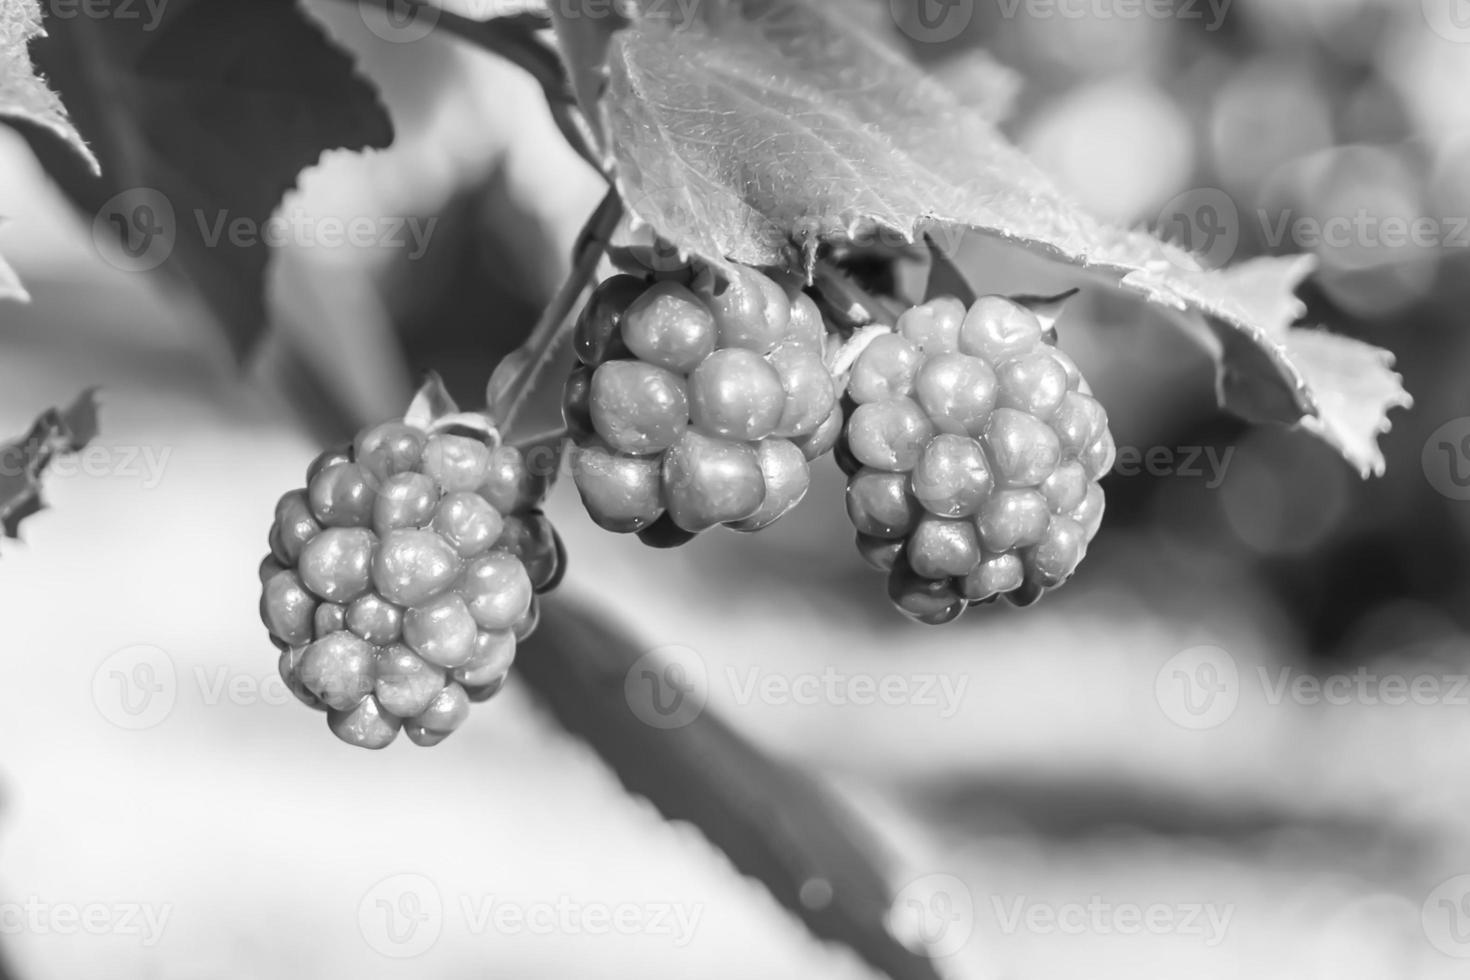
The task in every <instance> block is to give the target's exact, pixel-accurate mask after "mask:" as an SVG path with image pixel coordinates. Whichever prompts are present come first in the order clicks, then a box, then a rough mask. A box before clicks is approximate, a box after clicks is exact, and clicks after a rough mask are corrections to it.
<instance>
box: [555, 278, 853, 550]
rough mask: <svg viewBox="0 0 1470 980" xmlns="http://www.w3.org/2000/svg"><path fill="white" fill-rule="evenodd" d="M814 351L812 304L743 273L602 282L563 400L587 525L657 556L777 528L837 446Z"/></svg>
mask: <svg viewBox="0 0 1470 980" xmlns="http://www.w3.org/2000/svg"><path fill="white" fill-rule="evenodd" d="M824 338H825V329H824V326H823V323H822V318H821V314H820V313H819V312H818V311H817V307H816V304H815V303H813V302H812V300H811V298H810V297H808V296H807V295H806V294H805V293H803V292H802V291H801V290H800V289H798V288H795V287H783V286H781V285H778V284H777V283H776V282H775V281H773V280H772V279H770V278H768V277H766V276H765V275H763V274H762V273H760V272H758V271H756V270H755V269H751V268H747V267H744V266H737V267H735V268H734V270H733V271H732V272H731V273H730V274H729V276H728V278H727V280H726V281H724V282H719V281H717V279H716V275H715V273H714V271H713V270H712V269H709V268H701V269H699V270H698V271H696V272H693V273H691V274H690V275H687V276H683V277H682V278H662V279H658V280H657V281H652V282H650V281H646V280H644V279H640V278H638V277H635V276H631V275H618V276H614V277H612V278H611V279H608V280H605V281H604V282H602V283H601V284H600V285H599V286H598V287H597V289H596V290H594V292H593V295H592V298H591V299H590V300H589V301H588V303H587V305H586V307H585V308H584V309H583V311H582V314H581V316H580V318H579V319H578V322H577V329H576V342H575V347H576V351H577V356H578V358H579V359H580V361H581V364H580V365H579V366H578V367H577V368H576V369H575V370H574V371H573V372H572V375H571V377H570V378H569V380H568V381H567V384H566V388H565V390H564V395H563V410H564V414H565V416H566V422H567V428H568V431H569V432H570V434H571V436H572V439H573V441H574V442H575V444H576V449H575V450H574V453H573V478H574V480H575V482H576V485H577V490H578V492H579V493H580V494H581V497H582V502H583V505H584V506H585V507H586V509H587V513H588V514H589V515H590V516H591V517H592V519H593V520H594V521H596V522H597V524H599V525H600V526H602V527H603V528H606V529H607V530H609V531H616V532H619V533H625V534H626V533H636V534H638V536H639V538H640V539H642V540H643V541H645V542H646V543H648V544H650V545H653V546H655V547H670V546H673V545H676V544H682V543H684V542H685V541H687V540H690V539H691V538H692V537H693V536H694V535H696V534H698V533H699V532H701V531H704V530H707V529H709V528H711V527H714V526H716V525H718V524H723V525H725V526H726V527H730V528H733V529H735V530H738V531H757V530H760V529H761V528H764V527H768V526H769V525H771V524H772V523H774V522H775V521H777V520H779V519H780V518H781V517H782V516H783V515H784V514H785V513H786V512H787V511H789V510H791V508H793V507H795V506H796V505H797V503H799V502H800V501H801V499H802V497H803V496H804V495H805V494H806V491H807V487H808V485H809V483H810V480H811V475H810V472H809V469H808V463H809V462H810V461H811V460H813V459H816V458H817V457H819V456H822V455H824V454H826V453H827V452H828V451H830V450H831V449H832V447H833V445H834V444H835V443H836V442H837V440H838V437H839V435H840V433H841V428H842V413H841V411H840V408H839V405H838V401H837V391H836V387H835V384H834V382H833V380H832V375H831V372H830V371H828V369H827V365H826V363H825V361H824V359H823V342H824Z"/></svg>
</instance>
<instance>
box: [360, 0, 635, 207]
mask: <svg viewBox="0 0 1470 980" xmlns="http://www.w3.org/2000/svg"><path fill="white" fill-rule="evenodd" d="M346 2H349V3H357V2H360V0H346ZM380 2H381V3H382V5H383V7H384V8H385V9H386V8H389V7H391V6H392V5H393V4H394V2H395V0H380ZM414 2H415V3H416V4H417V5H418V6H421V7H432V9H433V11H434V14H433V16H434V18H435V19H434V28H435V29H436V30H443V31H444V32H445V33H446V34H450V35H453V36H454V37H457V38H459V39H460V40H462V41H465V42H467V43H469V44H472V45H474V46H475V47H477V48H480V49H482V50H484V51H489V52H490V53H492V54H496V55H499V56H500V57H502V58H504V59H505V60H507V61H509V62H510V63H511V64H514V65H516V66H518V67H519V68H521V69H522V70H524V71H525V72H526V73H527V74H528V75H530V76H531V77H532V78H533V79H535V80H536V83H537V84H539V85H540V86H541V90H542V92H543V93H544V94H545V96H546V105H547V107H548V108H549V109H550V110H551V118H552V120H553V121H554V122H555V123H556V127H557V129H559V130H561V134H562V138H563V139H565V140H566V141H567V143H568V144H569V145H570V146H571V147H572V149H573V150H575V151H576V152H577V154H578V155H579V156H580V157H581V158H582V159H583V160H586V161H587V163H588V164H589V165H591V167H592V169H594V170H596V171H597V172H598V173H599V174H600V175H601V176H602V177H603V179H604V180H607V181H608V182H609V183H610V182H611V179H612V178H611V175H610V174H609V173H608V170H607V166H606V165H605V164H604V163H603V161H602V158H601V155H600V154H599V153H598V152H597V146H596V140H595V139H594V138H593V135H592V131H591V127H590V126H588V125H587V120H586V119H585V117H583V115H582V111H581V109H580V108H579V107H578V106H577V99H576V96H575V95H574V94H573V92H572V86H571V82H570V80H569V79H568V78H567V73H566V68H565V66H564V65H563V64H562V61H561V57H560V56H559V55H558V54H557V52H556V50H555V49H554V48H553V47H552V46H551V45H549V44H547V43H545V42H544V41H542V40H541V38H540V37H538V36H537V35H538V34H539V32H540V31H541V30H543V29H545V28H546V26H547V21H546V19H545V18H543V17H539V16H536V15H524V14H516V15H512V16H508V17H493V18H491V19H489V20H475V19H474V18H473V17H466V16H464V15H463V14H457V13H454V12H453V11H451V10H444V9H443V8H440V7H437V6H433V5H431V4H428V3H423V2H420V0H414Z"/></svg>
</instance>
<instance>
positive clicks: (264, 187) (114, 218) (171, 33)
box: [32, 0, 393, 353]
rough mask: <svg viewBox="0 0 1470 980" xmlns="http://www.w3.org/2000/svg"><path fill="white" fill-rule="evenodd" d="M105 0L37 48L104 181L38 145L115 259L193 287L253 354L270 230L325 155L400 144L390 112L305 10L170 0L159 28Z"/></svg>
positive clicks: (50, 25)
mask: <svg viewBox="0 0 1470 980" xmlns="http://www.w3.org/2000/svg"><path fill="white" fill-rule="evenodd" d="M104 2H105V3H106V6H107V7H108V10H107V11H106V12H105V14H104V15H89V16H84V17H72V18H65V19H61V18H51V19H48V20H47V22H46V28H47V31H48V32H49V33H48V36H47V37H46V38H45V39H43V40H39V41H37V42H36V43H35V44H34V45H33V46H32V53H33V55H34V56H35V59H36V63H37V65H38V66H39V67H40V68H41V69H42V70H43V71H44V72H45V74H46V76H47V77H48V78H49V79H50V81H51V83H52V85H53V86H55V88H56V90H57V91H58V92H59V93H60V95H61V97H62V99H63V100H64V101H65V103H66V106H67V108H68V109H69V110H70V111H71V114H72V118H73V119H74V120H75V121H76V124H77V127H78V129H80V131H81V132H82V133H83V134H84V135H85V136H86V137H87V138H88V139H89V141H90V142H91V145H92V148H93V149H94V150H95V151H96V154H97V157H98V158H99V159H100V160H101V163H102V170H103V176H102V177H100V178H99V177H97V176H96V175H95V174H93V173H91V172H89V171H88V170H86V169H84V168H83V167H81V166H79V165H77V163H76V161H74V160H71V159H67V158H65V157H60V156H58V154H56V153H55V152H54V150H53V149H52V147H51V146H50V145H49V144H47V143H44V142H39V141H36V140H34V139H32V146H33V148H34V149H35V150H36V152H37V154H38V155H39V156H40V157H41V159H42V162H43V164H45V165H46V167H47V170H48V171H49V172H50V173H51V174H52V175H53V176H54V177H55V178H56V179H57V180H58V181H59V182H60V183H61V186H62V188H63V189H64V190H65V191H66V193H67V195H68V196H69V197H70V198H71V199H72V200H73V201H74V202H75V203H76V204H77V206H78V207H79V208H81V209H82V211H83V212H84V214H85V215H86V216H87V217H89V218H92V219H93V239H94V241H95V242H96V244H97V247H98V249H99V251H101V253H102V255H103V257H104V258H106V259H107V260H108V261H109V262H111V263H112V264H114V265H116V266H118V267H119V268H122V269H126V270H128V271H135V272H139V273H146V272H150V271H152V270H155V269H161V270H167V272H168V273H169V274H172V275H173V276H174V277H175V278H178V279H181V280H183V281H185V282H187V283H189V284H190V285H191V286H192V288H193V289H194V290H195V291H197V293H198V294H199V296H200V297H201V298H202V299H203V300H204V302H205V303H206V304H207V305H208V307H209V308H210V310H211V311H212V312H213V313H214V314H215V316H216V317H217V318H218V320H219V321H220V323H221V324H222V325H223V327H224V328H225V331H226V333H227V334H228V336H229V339H230V341H231V344H232V345H233V347H234V348H235V350H236V351H237V352H238V353H244V352H245V351H247V350H249V349H250V347H251V346H252V344H253V343H254V341H255V340H256V338H257V337H258V335H259V333H260V331H261V329H262V328H263V326H264V324H265V316H266V312H265V299H264V281H265V269H266V262H267V260H268V259H269V257H270V246H269V245H268V244H267V242H268V241H269V240H270V239H271V238H272V237H273V236H272V235H271V234H269V233H268V229H267V226H266V222H267V219H269V218H270V216H271V214H272V212H273V211H274V210H275V209H276V207H277V205H278V204H279V203H280V201H281V198H282V196H283V195H284V194H285V193H286V191H288V190H289V189H290V188H291V187H292V186H294V184H295V182H296V179H297V175H298V174H299V173H300V171H301V170H302V168H304V167H308V166H311V165H312V164H314V163H316V162H317V160H318V158H319V157H320V156H321V154H322V153H323V151H325V150H327V149H331V148H334V147H346V148H350V149H358V148H362V147H369V146H371V147H382V146H386V145H388V143H389V142H390V141H391V139H392V135H393V133H392V126H391V124H390V122H389V120H388V116H387V113H386V111H385V110H384V108H383V106H382V105H381V104H380V103H379V101H378V99H377V95H376V93H375V92H374V90H373V88H372V87H371V85H369V83H368V82H367V81H365V80H364V79H363V78H361V77H360V76H359V75H357V74H356V73H355V71H354V68H353V65H352V62H351V59H350V58H349V57H348V56H347V55H346V54H345V53H344V52H342V51H341V50H339V49H338V48H337V47H336V46H335V45H334V44H333V43H332V42H331V41H330V40H329V39H328V38H327V36H326V35H325V34H324V33H323V32H322V30H321V29H320V28H319V27H318V26H317V25H315V24H313V23H312V22H310V21H309V20H308V19H307V18H306V17H305V15H304V14H303V13H302V12H301V10H300V8H299V6H298V5H297V4H296V3H295V2H293V0H249V2H248V3H241V2H233V0H169V2H168V3H167V4H164V5H162V6H161V7H159V8H157V9H158V10H159V11H160V13H159V16H158V19H157V21H156V22H155V21H154V19H153V18H154V9H155V8H154V7H152V6H150V5H145V4H139V3H133V2H131V0H127V2H123V0H96V3H104ZM95 5H96V4H93V5H92V6H95ZM236 223H239V224H238V225H236ZM235 227H239V228H243V229H245V231H244V233H235V232H234V231H233V230H232V229H234V228H235Z"/></svg>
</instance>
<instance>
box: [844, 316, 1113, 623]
mask: <svg viewBox="0 0 1470 980" xmlns="http://www.w3.org/2000/svg"><path fill="white" fill-rule="evenodd" d="M847 396H848V399H849V401H848V405H847V407H848V409H849V412H848V415H847V422H846V426H845V428H844V430H843V438H842V442H841V444H840V445H839V446H838V448H837V459H838V462H839V464H840V465H841V466H842V468H843V470H844V472H846V473H847V474H848V478H849V479H848V484H847V513H848V516H849V517H850V518H851V520H852V523H853V525H854V526H855V527H856V528H857V531H858V549H859V551H860V552H861V553H862V555H863V557H864V558H865V559H866V560H867V561H868V562H869V563H870V564H872V565H873V566H874V567H876V568H879V569H881V570H883V571H886V572H888V574H889V579H888V592H889V597H890V598H891V599H892V600H893V602H894V604H895V605H896V606H897V607H898V608H899V609H900V610H901V611H902V612H903V613H905V614H906V615H908V616H909V617H911V618H913V619H916V620H918V621H920V622H924V623H931V624H938V623H946V622H949V621H951V620H953V619H954V618H956V617H957V616H959V615H960V614H961V613H962V612H964V610H965V608H966V607H967V606H969V605H971V604H975V603H982V602H991V601H993V600H994V599H995V598H997V597H998V596H1002V595H1004V596H1005V597H1006V598H1007V599H1008V600H1009V601H1011V602H1013V603H1015V604H1016V605H1029V604H1031V603H1033V602H1035V601H1036V600H1037V599H1039V598H1040V597H1041V595H1042V593H1044V592H1045V591H1046V590H1047V589H1049V588H1053V587H1055V586H1057V585H1060V584H1061V583H1062V582H1064V581H1066V579H1067V578H1068V576H1070V575H1071V574H1072V572H1073V571H1074V570H1075V569H1076V568H1077V565H1078V563H1079V562H1080V561H1081V560H1082V558H1083V555H1084V554H1085V553H1086V551H1087V545H1088V542H1090V541H1091V540H1092V537H1093V535H1094V534H1096V533H1097V529H1098V525H1099V524H1100V523H1101V521H1102V514H1103V492H1102V488H1101V487H1100V486H1099V485H1098V483H1097V480H1098V479H1099V478H1101V477H1102V475H1103V474H1105V473H1106V472H1107V471H1108V470H1109V469H1111V468H1112V465H1113V456H1114V445H1113V438H1112V435H1111V433H1110V432H1109V430H1108V421H1107V416H1106V414H1105V413H1104V412H1103V409H1102V406H1101V405H1099V404H1098V402H1097V401H1096V400H1095V399H1094V398H1092V397H1091V394H1090V391H1089V389H1088V387H1087V383H1086V382H1085V381H1084V380H1083V378H1082V376H1081V373H1080V372H1079V371H1078V370H1077V366H1076V364H1075V363H1073V361H1072V360H1071V358H1069V357H1067V355H1066V354H1064V353H1062V352H1061V351H1059V350H1056V349H1055V348H1054V347H1053V346H1051V344H1050V343H1049V342H1048V338H1047V336H1046V335H1045V332H1044V331H1043V329H1042V325H1041V322H1040V321H1039V320H1038V318H1037V317H1036V316H1035V314H1033V313H1032V312H1031V311H1030V310H1027V309H1026V308H1025V307H1023V306H1021V305H1019V304H1017V303H1014V302H1011V301H1010V300H1008V299H1005V298H1004V297H1000V296H986V297H982V298H981V299H979V300H977V301H976V302H975V303H974V305H972V306H971V307H970V308H969V309H968V310H966V309H965V307H964V305H963V304H962V303H961V302H960V301H959V300H956V299H953V298H950V297H943V298H939V299H935V300H932V301H930V302H928V303H924V304H922V305H920V306H916V307H913V308H911V309H909V310H907V311H905V312H904V314H903V315H902V316H901V317H900V318H899V321H898V324H897V327H896V329H895V331H894V332H893V333H891V334H882V335H880V336H878V337H877V338H876V339H874V340H873V341H872V342H871V343H870V344H869V345H868V346H867V347H866V348H865V349H863V351H862V352H861V353H860V354H859V355H858V357H857V358H856V360H855V361H854V362H853V365H852V372H851V375H850V378H849V380H848V384H847Z"/></svg>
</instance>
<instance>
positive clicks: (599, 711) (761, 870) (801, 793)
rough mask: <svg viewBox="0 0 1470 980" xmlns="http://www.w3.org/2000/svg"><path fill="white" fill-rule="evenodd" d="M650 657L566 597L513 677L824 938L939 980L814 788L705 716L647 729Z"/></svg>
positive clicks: (925, 979)
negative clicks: (644, 696)
mask: <svg viewBox="0 0 1470 980" xmlns="http://www.w3.org/2000/svg"><path fill="white" fill-rule="evenodd" d="M646 654H647V651H646V650H645V649H644V648H643V647H641V646H640V644H638V643H637V642H636V641H635V640H634V639H633V638H632V637H631V636H630V635H629V634H628V633H627V632H626V631H625V630H623V629H622V628H621V627H619V626H618V625H617V624H616V623H614V622H611V621H609V620H608V618H607V617H606V616H603V615H599V614H597V613H594V612H593V611H592V610H591V609H589V608H588V607H587V606H585V605H584V604H581V603H576V602H573V601H569V600H567V599H566V598H564V597H557V598H554V599H551V600H550V601H549V602H548V603H547V607H546V609H545V615H544V616H543V619H542V623H541V626H540V628H539V629H538V630H537V631H536V633H535V634H534V635H532V636H531V637H530V638H529V639H528V640H527V641H526V642H525V644H524V645H523V647H522V649H521V651H520V652H519V654H518V655H517V657H516V671H517V673H519V674H520V675H521V676H522V677H523V678H525V680H526V681H527V682H528V683H529V684H530V685H531V687H532V688H534V689H535V691H536V693H537V694H538V695H540V697H541V698H542V700H543V701H544V702H545V703H546V705H547V706H548V707H549V708H550V709H551V711H552V713H553V714H554V715H555V716H556V718H557V720H558V721H560V722H561V724H562V725H563V726H565V727H566V728H567V729H568V730H569V731H571V732H572V733H573V734H575V735H577V736H579V737H581V738H582V739H585V740H586V742H587V743H588V745H590V746H591V747H592V748H593V749H594V750H595V751H596V752H597V753H598V755H600V756H601V757H602V758H603V760H604V761H605V762H607V764H608V765H609V766H610V767H612V769H613V771H614V772H615V773H616V774H617V776H618V778H619V779H620V780H621V781H622V783H623V785H624V786H625V787H626V788H627V789H628V791H629V792H631V793H634V794H637V795H639V796H643V797H646V798H647V799H648V800H649V801H650V802H652V803H653V805H654V806H655V807H657V808H658V810H659V811H660V812H661V813H662V814H663V815H664V816H665V817H666V818H667V819H670V820H683V821H688V822H690V823H692V824H693V825H694V826H696V827H698V828H699V830H700V831H701V832H702V833H703V834H704V836H705V837H706V838H708V839H709V841H710V842H711V843H712V844H714V845H715V846H717V847H719V848H720V849H721V850H722V851H723V852H724V853H725V854H726V856H727V857H729V859H730V861H731V862H732V863H733V864H734V865H735V867H736V868H737V869H738V870H739V871H741V872H742V873H744V874H747V875H750V876H752V877H754V878H756V879H758V880H760V881H761V882H762V883H763V884H764V885H765V886H766V888H767V889H768V890H769V891H770V893H771V895H772V896H773V897H774V898H775V899H776V900H777V901H779V902H780V903H781V904H782V905H784V906H785V907H786V908H788V909H790V910H791V911H792V912H793V913H794V914H795V915H797V916H798V917H799V918H800V919H801V920H802V921H803V922H804V923H805V924H806V926H807V928H808V929H809V930H810V931H811V932H812V933H813V934H814V935H815V936H817V937H819V938H821V939H826V940H829V941H835V942H840V943H843V944H845V945H847V946H849V947H850V948H852V949H853V950H855V951H856V952H857V953H858V954H859V955H860V956H862V957H863V959H864V960H865V961H867V963H868V964H869V965H870V966H872V967H874V968H875V969H878V970H880V971H883V972H885V973H887V974H888V976H890V977H893V978H894V980H938V978H939V977H940V972H939V970H938V968H937V967H936V965H935V963H934V961H933V960H931V959H929V958H928V957H927V956H925V955H924V954H922V953H920V952H916V951H914V950H912V949H910V948H908V947H907V946H905V945H904V944H903V943H902V942H900V941H899V939H898V938H896V937H895V936H894V935H893V934H892V933H891V932H890V931H889V927H888V922H889V921H890V918H889V917H890V912H891V909H892V907H893V905H894V899H895V894H894V891H893V890H892V888H891V887H890V884H889V882H888V880H887V878H886V876H885V874H884V873H883V871H882V870H881V869H880V867H879V863H878V860H877V857H876V855H875V854H874V847H873V845H872V843H871V841H869V840H867V839H866V835H865V833H864V831H863V829H862V828H861V827H860V826H859V825H858V824H857V823H856V822H855V819H854V818H853V816H852V815H851V814H850V813H848V812H846V811H844V810H843V809H842V808H841V807H840V806H839V805H838V804H837V803H836V801H835V800H833V798H832V797H831V796H830V795H829V794H828V793H826V792H824V791H823V789H822V787H821V786H820V785H819V784H818V783H817V782H816V781H815V780H814V779H813V778H812V777H811V776H809V775H807V774H806V773H804V772H802V771H800V770H798V769H796V768H794V767H792V766H790V765H786V764H784V763H781V762H779V761H777V760H775V759H772V758H771V757H769V756H768V755H766V754H765V753H763V752H762V751H760V750H759V749H758V748H756V747H755V746H753V745H751V744H750V743H749V742H747V741H746V740H745V739H743V738H741V737H740V735H739V734H737V733H736V732H735V731H733V730H732V729H731V728H730V727H729V726H727V725H725V724H724V723H723V722H722V721H720V719H718V718H717V717H715V716H714V715H713V714H712V713H711V712H710V711H709V710H708V709H707V708H706V709H705V710H703V711H701V712H700V713H698V714H697V715H695V716H693V717H692V718H690V719H687V720H686V719H685V718H683V717H680V719H679V720H680V721H681V722H686V723H682V724H680V725H678V726H677V727H655V726H654V725H651V724H648V723H646V722H645V720H642V719H640V717H639V715H638V714H637V713H636V712H635V709H634V707H633V702H632V701H631V700H630V698H629V697H628V696H627V694H626V693H625V692H626V690H627V687H626V683H627V680H628V677H629V674H630V672H631V671H634V670H635V668H639V667H642V666H644V665H648V664H650V663H651V661H649V660H648V659H647V658H646Z"/></svg>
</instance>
